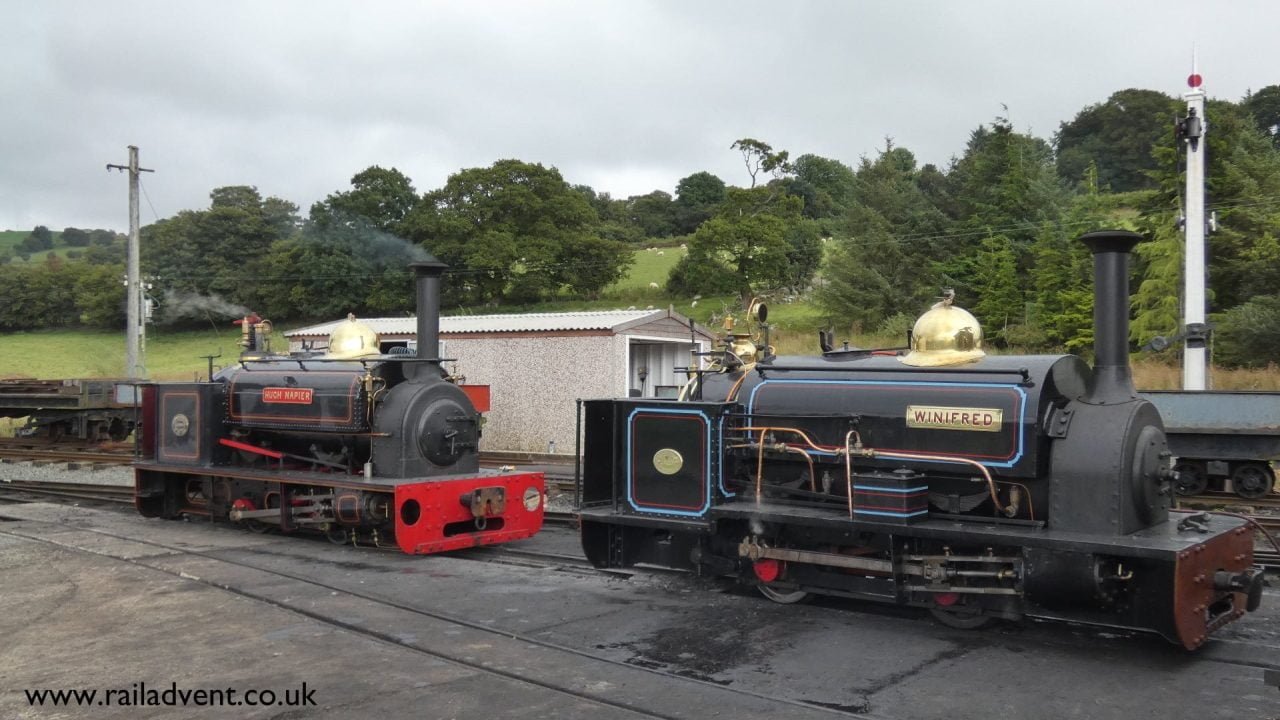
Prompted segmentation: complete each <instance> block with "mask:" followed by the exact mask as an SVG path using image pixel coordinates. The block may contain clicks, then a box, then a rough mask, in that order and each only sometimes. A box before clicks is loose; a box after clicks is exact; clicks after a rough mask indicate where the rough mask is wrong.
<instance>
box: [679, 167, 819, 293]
mask: <svg viewBox="0 0 1280 720" xmlns="http://www.w3.org/2000/svg"><path fill="white" fill-rule="evenodd" d="M803 206H804V203H803V202H802V201H801V200H800V198H797V197H793V196H791V195H787V194H786V193H785V192H781V191H779V190H777V189H775V188H770V187H765V186H762V187H756V188H751V189H748V190H744V189H741V188H729V191H728V195H727V197H726V198H725V201H724V203H723V204H722V205H721V206H720V208H719V210H717V212H716V214H715V215H714V216H713V217H712V218H710V219H709V220H707V221H706V222H704V223H702V225H701V226H700V227H699V228H698V230H697V232H695V233H694V234H693V237H692V238H691V239H690V242H689V255H688V258H689V259H688V261H687V263H686V267H685V268H682V273H684V274H686V275H694V276H699V277H705V276H708V275H712V274H715V273H717V272H720V273H723V274H725V275H727V276H728V277H731V278H733V281H734V289H735V290H736V291H737V293H738V295H739V297H740V298H741V299H742V301H743V303H744V307H745V303H746V302H748V301H750V299H751V297H752V296H753V295H754V294H755V293H756V292H757V291H760V290H765V289H772V288H778V287H783V286H786V285H789V284H794V283H796V282H797V281H801V280H802V281H803V282H806V283H807V281H808V278H800V277H798V273H797V272H796V271H795V269H794V268H792V266H791V264H790V262H789V259H788V253H789V252H791V251H792V250H793V248H792V246H791V245H790V244H789V243H788V241H787V239H788V233H789V232H791V229H792V227H793V226H794V225H797V224H799V223H800V222H802V220H803V218H802V216H801V214H800V210H801V209H802V208H803ZM668 288H669V289H674V286H673V285H672V284H671V281H670V280H668Z"/></svg>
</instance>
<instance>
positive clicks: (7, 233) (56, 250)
mask: <svg viewBox="0 0 1280 720" xmlns="http://www.w3.org/2000/svg"><path fill="white" fill-rule="evenodd" d="M30 234H31V231H30V230H0V254H3V253H4V251H6V250H10V251H12V252H13V259H12V260H10V261H9V262H11V263H16V264H21V263H22V262H23V259H22V258H20V257H18V244H19V243H21V242H22V241H23V240H25V239H26V237H27V236H28V235H30ZM77 249H79V250H84V248H73V247H67V246H66V245H63V244H62V233H61V232H58V231H56V230H55V231H54V233H53V249H52V250H41V251H40V252H35V253H31V259H30V260H28V261H26V262H30V263H40V262H44V260H45V258H47V257H49V256H50V255H57V256H58V257H60V258H63V259H66V257H67V253H68V252H69V251H71V250H77Z"/></svg>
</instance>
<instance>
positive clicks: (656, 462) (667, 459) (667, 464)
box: [653, 448, 684, 475]
mask: <svg viewBox="0 0 1280 720" xmlns="http://www.w3.org/2000/svg"><path fill="white" fill-rule="evenodd" d="M682 467H684V456H683V455H681V454H680V453H679V451H677V450H673V449H671V448H663V449H661V450H659V451H658V452H656V453H654V454H653V468H654V469H655V470H657V471H658V472H660V473H662V474H663V475H675V474H676V473H678V472H680V468H682Z"/></svg>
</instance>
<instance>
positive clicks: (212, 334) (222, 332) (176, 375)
mask: <svg viewBox="0 0 1280 720" xmlns="http://www.w3.org/2000/svg"><path fill="white" fill-rule="evenodd" d="M239 341H240V333H239V330H237V329H236V328H234V327H232V326H231V325H229V324H228V326H227V328H226V329H221V328H219V329H218V330H216V331H215V330H214V329H212V328H210V329H206V330H181V331H173V330H165V329H164V328H157V327H150V328H148V329H147V352H146V363H147V370H148V371H149V375H150V377H152V378H154V379H158V380H191V379H192V378H194V377H195V375H196V374H197V373H198V374H199V375H200V377H202V378H203V377H205V376H206V371H207V369H208V365H207V363H206V361H205V360H204V359H202V358H201V357H200V356H201V355H217V354H218V353H219V352H221V353H222V358H221V359H219V360H215V361H214V363H215V364H216V365H221V364H226V363H229V362H231V361H233V360H234V358H235V357H236V356H237V355H239V353H240V346H239V345H238V344H237V343H239ZM271 345H272V347H274V348H287V347H288V346H289V344H288V342H287V341H286V340H285V339H284V336H283V335H279V334H278V333H277V334H276V335H274V336H273V337H272V339H271ZM124 375H125V369H124V333H123V332H111V331H106V330H39V331H35V332H25V333H9V334H5V335H0V378H11V377H33V376H34V377H40V378H69V377H95V376H96V377H124Z"/></svg>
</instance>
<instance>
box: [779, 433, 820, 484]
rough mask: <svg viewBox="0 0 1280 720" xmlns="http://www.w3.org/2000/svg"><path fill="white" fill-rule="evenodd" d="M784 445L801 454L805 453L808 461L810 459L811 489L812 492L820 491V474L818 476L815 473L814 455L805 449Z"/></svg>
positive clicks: (790, 450) (789, 449)
mask: <svg viewBox="0 0 1280 720" xmlns="http://www.w3.org/2000/svg"><path fill="white" fill-rule="evenodd" d="M783 447H784V448H786V449H787V450H788V451H789V452H795V453H800V454H801V455H803V456H804V459H805V460H806V461H808V463H809V491H810V492H818V476H817V475H816V474H814V470H813V456H812V455H810V454H809V453H807V452H805V451H804V450H801V449H800V448H796V447H791V446H790V445H783Z"/></svg>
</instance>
